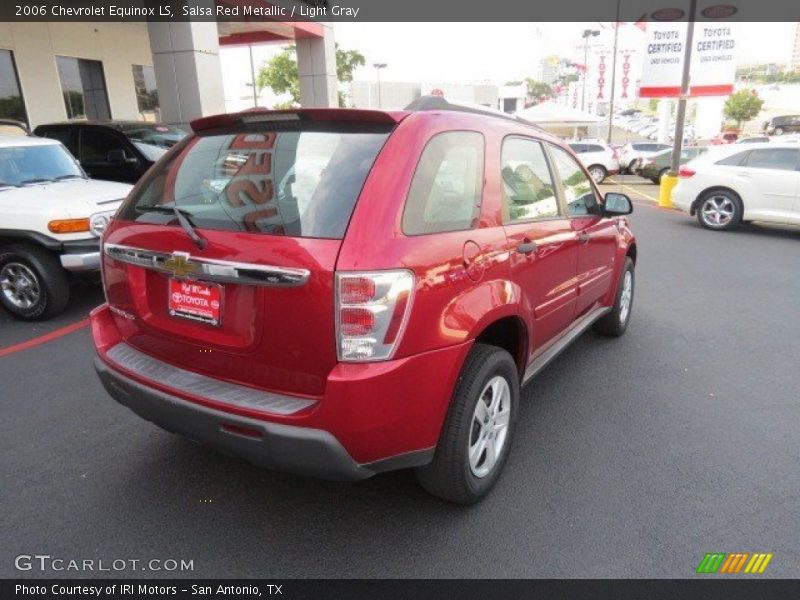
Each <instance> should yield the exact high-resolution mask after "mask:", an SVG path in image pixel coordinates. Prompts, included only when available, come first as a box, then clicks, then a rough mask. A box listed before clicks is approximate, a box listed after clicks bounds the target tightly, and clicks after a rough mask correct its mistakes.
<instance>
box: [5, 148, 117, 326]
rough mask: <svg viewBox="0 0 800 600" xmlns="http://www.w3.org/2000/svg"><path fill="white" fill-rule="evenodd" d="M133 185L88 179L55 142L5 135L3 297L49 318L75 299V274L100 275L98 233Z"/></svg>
mask: <svg viewBox="0 0 800 600" xmlns="http://www.w3.org/2000/svg"><path fill="white" fill-rule="evenodd" d="M130 189H131V186H129V185H123V184H120V183H111V182H108V181H94V180H91V179H88V178H87V177H86V174H85V173H84V172H83V171H82V170H81V168H80V165H79V164H78V163H77V162H76V161H75V159H74V158H73V157H72V156H71V155H70V153H69V152H67V150H66V148H64V146H62V145H61V144H60V143H59V142H57V141H55V140H45V139H42V138H37V137H22V136H0V214H2V220H0V302H2V305H3V306H4V307H5V308H6V309H7V310H8V311H9V312H10V313H11V314H12V315H14V316H15V317H18V318H20V319H27V320H37V319H47V318H50V317H53V316H55V315H57V314H59V313H60V312H61V311H62V310H63V309H64V307H65V306H66V305H67V301H68V300H69V285H68V282H69V278H68V274H69V273H80V274H83V275H86V274H91V273H94V274H97V273H98V272H99V268H100V251H99V243H98V238H99V236H100V235H101V234H102V232H103V229H104V227H105V226H106V224H107V223H108V221H109V219H110V218H111V216H112V215H113V214H114V212H115V211H116V209H117V208H118V207H119V205H120V203H121V202H122V199H123V198H124V197H125V196H126V195H127V193H128V191H129V190H130Z"/></svg>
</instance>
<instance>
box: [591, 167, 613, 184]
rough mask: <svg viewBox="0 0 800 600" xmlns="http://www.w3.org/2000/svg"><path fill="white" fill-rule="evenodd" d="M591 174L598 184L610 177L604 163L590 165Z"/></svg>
mask: <svg viewBox="0 0 800 600" xmlns="http://www.w3.org/2000/svg"><path fill="white" fill-rule="evenodd" d="M588 170H589V175H591V176H592V179H594V182H595V183H596V184H598V185H599V184H601V183H603V181H604V180H605V178H606V177H608V171H606V168H605V167H604V166H603V165H592V166H591V167H589V169H588Z"/></svg>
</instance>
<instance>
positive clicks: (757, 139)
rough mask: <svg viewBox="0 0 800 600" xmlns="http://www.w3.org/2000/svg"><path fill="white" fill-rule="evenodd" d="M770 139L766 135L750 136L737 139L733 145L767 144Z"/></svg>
mask: <svg viewBox="0 0 800 600" xmlns="http://www.w3.org/2000/svg"><path fill="white" fill-rule="evenodd" d="M770 139H771V138H769V137H768V136H766V135H751V136H748V137H743V138H739V139H738V140H736V141H735V142H734V144H763V143H765V142H769V141H770Z"/></svg>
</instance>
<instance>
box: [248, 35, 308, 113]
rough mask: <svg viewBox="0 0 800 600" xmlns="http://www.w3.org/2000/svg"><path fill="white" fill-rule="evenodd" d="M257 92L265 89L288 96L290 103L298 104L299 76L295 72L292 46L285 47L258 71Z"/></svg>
mask: <svg viewBox="0 0 800 600" xmlns="http://www.w3.org/2000/svg"><path fill="white" fill-rule="evenodd" d="M256 85H257V86H258V91H261V90H263V89H264V88H265V87H268V88H270V89H271V90H272V91H273V92H275V93H276V94H289V96H291V102H292V103H294V104H300V75H299V74H298V72H297V56H296V54H295V47H294V46H287V47H286V48H284V49H283V50H282V51H281V53H280V54H276V55H275V56H273V57H272V58H271V59H269V61H268V62H267V64H266V65H264V66H263V67H261V68H260V69H259V70H258V77H256Z"/></svg>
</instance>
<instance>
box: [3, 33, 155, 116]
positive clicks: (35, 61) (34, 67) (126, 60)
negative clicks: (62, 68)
mask: <svg viewBox="0 0 800 600" xmlns="http://www.w3.org/2000/svg"><path fill="white" fill-rule="evenodd" d="M0 48H5V49H8V50H13V51H14V59H15V60H16V63H17V71H18V73H19V79H20V86H21V87H22V94H23V96H24V97H25V107H26V109H27V111H28V119H29V121H30V125H31V127H36V126H37V125H40V124H42V123H48V122H52V121H61V120H64V119H66V118H67V112H66V109H65V107H64V101H63V99H62V95H61V83H60V81H59V78H58V70H57V68H56V59H55V57H56V56H74V57H77V58H89V59H92V60H99V61H102V63H103V71H104V73H105V78H106V89H107V90H108V102H109V105H110V108H111V116H112V117H113V118H115V119H139V118H140V116H139V111H138V108H137V106H136V94H135V91H134V87H133V72H132V69H131V66H132V65H134V64H137V65H152V64H153V58H152V55H151V53H150V41H149V39H148V35H147V25H146V24H145V23H14V24H12V23H7V22H2V23H0Z"/></svg>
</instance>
